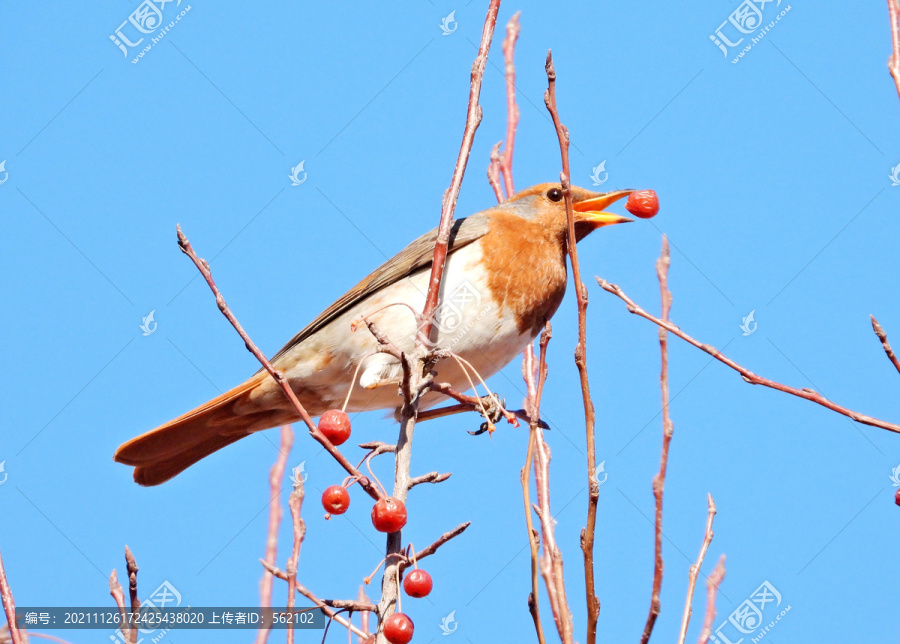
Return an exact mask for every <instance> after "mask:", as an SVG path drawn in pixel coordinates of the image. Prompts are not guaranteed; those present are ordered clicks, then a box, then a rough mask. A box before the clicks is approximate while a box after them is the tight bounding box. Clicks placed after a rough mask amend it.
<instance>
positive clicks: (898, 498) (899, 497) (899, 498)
mask: <svg viewBox="0 0 900 644" xmlns="http://www.w3.org/2000/svg"><path fill="white" fill-rule="evenodd" d="M894 501H896V503H897V505H900V487H898V488H897V492H896V493H895V494H894Z"/></svg>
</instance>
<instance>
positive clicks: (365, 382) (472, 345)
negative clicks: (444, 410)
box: [279, 241, 534, 415]
mask: <svg viewBox="0 0 900 644" xmlns="http://www.w3.org/2000/svg"><path fill="white" fill-rule="evenodd" d="M481 257H482V248H481V242H480V241H477V242H474V243H472V244H469V245H468V246H466V247H464V248H461V249H459V250H457V251H455V252H453V253H452V254H451V255H450V256H449V257H448V260H447V264H446V266H445V269H444V284H443V292H442V297H441V300H440V304H439V307H438V311H437V314H436V323H435V330H436V331H435V334H433V337H436V342H435V344H436V346H437V347H440V348H442V349H449V350H451V351H453V352H454V353H457V354H459V355H460V356H462V357H463V358H465V359H466V360H467V361H469V362H470V363H472V365H473V366H474V367H475V369H476V370H477V371H478V373H480V374H481V376H482V377H483V378H485V379H487V378H488V377H489V376H491V375H493V374H494V373H496V372H497V371H499V370H500V369H502V368H503V367H504V366H506V365H507V364H508V363H509V362H511V361H512V360H513V359H514V358H515V357H516V355H517V354H519V353H520V352H521V351H522V349H523V348H524V347H525V345H526V344H527V343H528V342H530V341H531V340H533V339H534V338H533V336H532V335H531V334H530V333H528V332H526V333H521V332H520V331H519V329H518V328H517V326H516V323H515V320H514V318H513V315H512V313H511V312H510V311H504V310H501V309H500V308H499V307H498V306H497V305H496V304H495V303H494V300H493V298H492V297H491V294H490V291H489V290H488V286H487V282H486V280H485V276H484V275H483V271H482V269H481V266H482V264H481ZM429 275H430V268H428V269H426V270H423V271H420V272H418V273H415V274H413V275H412V276H410V277H409V278H407V279H403V280H401V281H399V282H397V283H396V284H393V285H391V286H389V287H387V288H386V289H383V290H382V291H380V292H378V293H376V294H374V295H372V296H370V297H369V298H368V299H366V300H364V301H362V302H360V303H359V304H357V305H356V306H354V307H352V308H351V309H349V310H348V311H346V312H344V313H343V314H342V315H340V316H339V317H337V318H336V319H335V320H334V321H332V322H331V323H329V324H328V325H327V326H326V327H324V328H323V329H321V330H319V331H317V332H316V333H314V334H313V335H312V336H311V337H309V338H307V339H306V340H304V341H303V342H301V343H299V344H298V345H297V346H296V347H294V348H293V349H291V350H290V352H289V353H288V354H287V355H285V356H284V357H283V358H282V360H280V361H279V362H281V363H282V364H285V365H291V366H288V367H287V368H286V374H287V376H288V378H289V379H290V380H291V381H292V382H295V383H298V384H300V385H301V386H302V388H303V389H306V390H311V389H312V390H314V391H315V394H316V398H318V399H320V400H322V402H323V403H324V404H325V407H324V408H323V409H321V410H318V409H310V413H311V414H313V415H316V414H319V413H321V412H322V411H324V410H325V409H328V408H331V407H340V406H341V405H342V404H343V402H344V399H345V398H346V396H347V391H348V387H349V383H350V381H351V378H352V376H353V372H354V370H355V369H356V368H357V366H358V365H359V364H360V362H361V361H362V366H361V368H360V369H359V373H358V375H357V378H356V383H355V385H354V387H353V393H352V395H351V396H350V402H349V404H348V406H347V410H348V411H367V410H372V409H396V408H398V407H399V406H400V404H401V403H402V399H401V398H400V395H399V390H398V389H399V388H398V386H397V384H398V383H399V380H400V376H401V371H400V366H399V364H398V363H397V361H396V360H395V359H393V358H391V357H390V356H388V355H386V354H374V355H373V352H374V350H375V349H376V347H377V346H378V345H377V342H376V340H375V338H374V337H373V336H372V334H371V333H370V332H369V330H368V329H367V328H366V326H365V325H359V326H358V328H357V330H356V331H355V332H352V333H351V331H350V328H351V324H352V323H353V322H356V321H359V320H360V319H361V318H362V317H363V316H369V320H371V321H372V322H374V323H375V325H376V326H377V327H378V329H379V330H380V331H381V332H382V333H384V334H385V335H387V336H388V337H389V338H390V340H391V341H392V342H393V343H394V344H395V345H397V347H399V348H400V349H401V350H402V351H405V352H410V351H411V350H412V349H413V347H414V343H415V332H416V322H415V319H414V317H413V314H412V312H411V311H410V309H409V308H407V307H406V306H388V305H391V304H396V303H398V302H403V303H405V304H408V305H410V306H411V307H412V308H413V309H414V310H415V311H416V312H421V311H422V308H423V307H424V305H425V294H426V292H427V290H428V279H429ZM383 307H388V308H386V309H384V310H382V311H379V309H382V308H383ZM375 311H379V312H378V313H374V312H375ZM373 313H374V314H373ZM435 370H436V371H437V372H438V376H437V378H436V380H437V381H438V382H449V383H450V384H451V386H452V387H453V388H454V389H456V390H457V391H465V390H468V389H470V388H471V387H470V384H469V379H468V378H467V377H466V375H465V374H464V372H463V371H462V370H461V369H460V367H459V366H458V365H457V363H456V361H455V360H453V359H446V360H442V361H441V362H440V363H439V364H438V365H437V366H436V367H435ZM472 379H473V380H474V381H475V382H476V384H477V382H478V381H477V379H476V377H475V376H474V375H472ZM385 381H387V382H390V383H392V384H384V383H385ZM367 387H368V388H367ZM482 393H483V392H482ZM442 399H443V397H440V396H437V395H434V394H429V395H428V396H426V397H425V399H424V400H423V405H422V406H423V407H428V406H432V405H434V404H436V403H438V402H440V401H441V400H442Z"/></svg>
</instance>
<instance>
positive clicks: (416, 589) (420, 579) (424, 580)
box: [403, 568, 432, 597]
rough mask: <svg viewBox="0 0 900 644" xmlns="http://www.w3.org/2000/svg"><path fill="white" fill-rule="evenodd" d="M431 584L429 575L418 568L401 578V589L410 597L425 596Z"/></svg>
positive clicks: (429, 590)
mask: <svg viewBox="0 0 900 644" xmlns="http://www.w3.org/2000/svg"><path fill="white" fill-rule="evenodd" d="M431 586H432V583H431V575H429V574H428V573H427V572H425V571H424V570H422V569H420V568H416V569H415V570H413V571H411V572H410V573H409V574H408V575H406V579H404V580H403V590H405V591H406V594H407V595H409V596H410V597H425V596H426V595H427V594H428V593H430V592H431Z"/></svg>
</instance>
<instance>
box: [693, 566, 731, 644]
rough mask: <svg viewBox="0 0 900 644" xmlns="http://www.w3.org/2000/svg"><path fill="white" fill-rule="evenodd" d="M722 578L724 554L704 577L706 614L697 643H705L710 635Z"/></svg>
mask: <svg viewBox="0 0 900 644" xmlns="http://www.w3.org/2000/svg"><path fill="white" fill-rule="evenodd" d="M723 579H725V555H722V556H721V557H719V563H717V564H716V567H715V568H714V569H713V571H712V574H711V575H710V576H709V577H707V578H706V616H705V617H704V618H703V630H702V631H700V638H699V639H698V640H697V644H707V642H709V637H710V635H712V627H713V622H714V621H715V620H716V595H717V594H718V592H719V585H720V584H721V583H722V580H723Z"/></svg>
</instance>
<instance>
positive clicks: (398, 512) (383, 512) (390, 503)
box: [372, 496, 412, 632]
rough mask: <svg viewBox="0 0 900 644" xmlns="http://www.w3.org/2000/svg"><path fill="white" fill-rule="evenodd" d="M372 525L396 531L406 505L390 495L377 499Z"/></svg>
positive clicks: (403, 516)
mask: <svg viewBox="0 0 900 644" xmlns="http://www.w3.org/2000/svg"><path fill="white" fill-rule="evenodd" d="M372 525H373V526H375V529H376V530H378V532H397V530H400V529H401V528H402V527H403V526H405V525H406V506H405V505H403V503H402V502H401V501H398V500H397V499H395V498H394V497H392V496H389V497H386V498H384V499H379V500H378V502H377V503H376V504H375V505H374V507H373V508H372ZM410 632H412V631H410Z"/></svg>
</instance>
